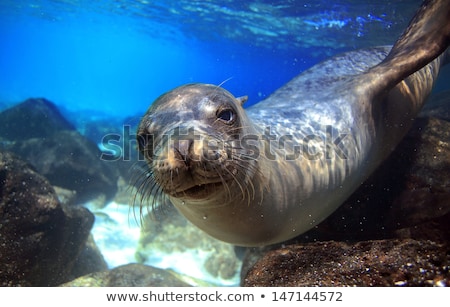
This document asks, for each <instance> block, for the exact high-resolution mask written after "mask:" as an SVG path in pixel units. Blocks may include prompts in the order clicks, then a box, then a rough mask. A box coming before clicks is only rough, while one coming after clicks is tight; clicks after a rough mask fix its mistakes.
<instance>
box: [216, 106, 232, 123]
mask: <svg viewBox="0 0 450 307" xmlns="http://www.w3.org/2000/svg"><path fill="white" fill-rule="evenodd" d="M235 117H236V114H235V113H234V111H233V110H231V109H225V110H222V111H219V112H218V113H217V118H218V119H220V120H222V121H224V122H225V123H227V124H232V123H233V122H234V120H235Z"/></svg>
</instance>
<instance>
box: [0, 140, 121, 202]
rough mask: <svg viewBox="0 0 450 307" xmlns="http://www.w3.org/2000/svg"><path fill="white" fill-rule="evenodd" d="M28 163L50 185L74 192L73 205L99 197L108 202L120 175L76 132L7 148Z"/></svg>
mask: <svg viewBox="0 0 450 307" xmlns="http://www.w3.org/2000/svg"><path fill="white" fill-rule="evenodd" d="M8 149H9V150H11V151H13V152H14V153H16V154H17V155H19V156H20V157H22V158H23V159H25V160H26V161H28V162H29V163H31V164H32V165H33V166H34V167H35V168H36V169H37V170H38V172H39V173H40V174H42V175H43V176H45V177H46V178H47V179H48V180H49V181H50V182H51V183H52V184H53V185H55V186H59V187H62V188H64V189H68V190H73V191H76V202H78V203H83V202H86V201H87V200H90V199H93V198H97V197H99V196H100V195H103V196H104V197H105V201H108V200H111V199H112V198H113V197H114V195H115V193H116V192H117V179H118V176H119V174H118V173H117V172H116V171H115V170H114V168H113V167H112V165H111V162H108V161H103V160H102V159H101V157H102V153H101V152H100V150H99V149H98V148H97V146H96V145H95V144H94V143H92V142H91V141H89V140H87V139H86V138H85V137H83V136H82V135H81V134H79V133H78V132H77V131H60V132H59V133H56V134H54V135H53V136H52V137H48V138H44V139H42V138H32V139H28V140H23V141H22V142H16V143H15V144H14V145H12V146H10V147H9V148H8Z"/></svg>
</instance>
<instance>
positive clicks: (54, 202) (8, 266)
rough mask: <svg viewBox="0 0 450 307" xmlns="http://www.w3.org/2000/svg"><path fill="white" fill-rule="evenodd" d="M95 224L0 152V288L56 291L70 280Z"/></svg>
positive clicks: (88, 215) (33, 173) (24, 165)
mask: <svg viewBox="0 0 450 307" xmlns="http://www.w3.org/2000/svg"><path fill="white" fill-rule="evenodd" d="M93 222H94V220H93V215H92V214H91V213H90V212H89V211H88V210H86V209H84V208H81V207H65V206H61V205H60V203H59V201H58V199H57V196H56V194H55V191H54V190H53V188H52V186H51V185H50V184H49V182H48V181H47V180H46V179H45V178H44V177H42V176H41V175H40V174H38V173H37V172H36V171H35V170H34V169H33V168H31V167H30V166H29V165H28V164H27V163H25V162H23V161H21V160H19V159H17V158H16V157H14V156H13V155H12V154H10V153H6V152H0V285H1V286H55V285H58V284H60V283H62V282H65V281H67V280H68V279H69V276H70V272H71V270H72V267H73V265H74V262H75V261H76V259H77V256H78V255H79V254H80V252H81V250H82V249H83V247H84V244H85V242H86V239H87V237H88V235H89V231H90V229H91V227H92V224H93Z"/></svg>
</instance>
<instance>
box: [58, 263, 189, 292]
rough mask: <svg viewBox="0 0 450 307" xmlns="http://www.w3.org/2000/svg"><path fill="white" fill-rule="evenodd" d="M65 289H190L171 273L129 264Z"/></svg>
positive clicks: (84, 277)
mask: <svg viewBox="0 0 450 307" xmlns="http://www.w3.org/2000/svg"><path fill="white" fill-rule="evenodd" d="M63 286H65V287H189V286H190V285H189V284H188V283H186V282H184V281H182V280H180V279H179V278H178V277H176V276H175V275H174V274H172V273H170V272H169V271H166V270H163V269H158V268H155V267H151V266H147V265H143V264H127V265H123V266H119V267H117V268H114V269H112V270H110V271H103V272H97V273H92V274H89V275H86V276H82V277H79V278H77V279H75V280H73V281H71V282H68V283H65V284H64V285H63Z"/></svg>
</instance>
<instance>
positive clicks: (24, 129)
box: [0, 98, 75, 141]
mask: <svg viewBox="0 0 450 307" xmlns="http://www.w3.org/2000/svg"><path fill="white" fill-rule="evenodd" d="M0 122H1V123H2V124H1V125H0V136H2V137H4V138H5V139H8V140H14V141H20V140H26V139H30V138H41V139H45V138H47V137H50V136H52V135H54V134H55V133H57V132H60V131H63V130H69V131H70V130H74V129H75V127H74V126H73V125H72V124H71V123H69V122H68V121H67V120H66V119H65V118H64V117H63V116H62V115H61V113H60V112H59V110H58V108H57V107H56V106H55V105H54V104H53V103H52V102H50V101H48V100H47V99H45V98H36V99H34V98H31V99H28V100H26V101H24V102H22V103H20V104H18V105H16V106H13V107H11V108H9V109H6V110H4V111H3V112H1V113H0Z"/></svg>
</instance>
